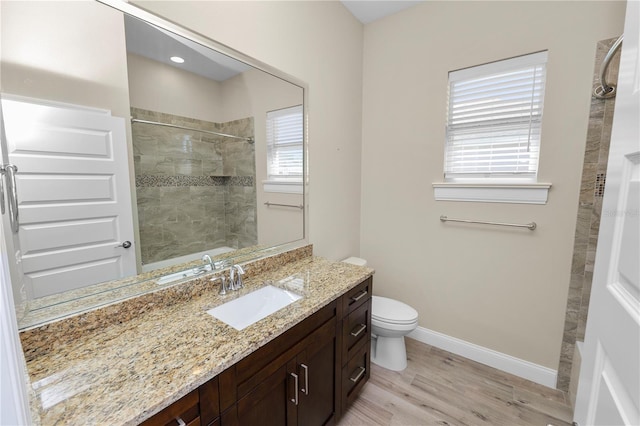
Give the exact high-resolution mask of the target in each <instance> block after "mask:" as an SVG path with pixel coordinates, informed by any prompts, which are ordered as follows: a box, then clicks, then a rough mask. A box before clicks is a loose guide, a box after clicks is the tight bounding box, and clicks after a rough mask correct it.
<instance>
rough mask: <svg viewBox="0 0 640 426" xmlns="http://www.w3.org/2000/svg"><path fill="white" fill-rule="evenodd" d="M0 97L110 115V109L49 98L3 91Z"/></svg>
mask: <svg viewBox="0 0 640 426" xmlns="http://www.w3.org/2000/svg"><path fill="white" fill-rule="evenodd" d="M0 98H2V99H6V100H9V101H16V102H22V103H28V104H35V105H43V106H47V107H52V108H63V109H71V110H74V111H84V112H89V113H92V114H100V115H111V110H110V109H104V108H95V107H90V106H85V105H75V104H70V103H67V102H59V101H52V100H49V99H37V98H31V97H29V96H22V95H14V94H12V93H4V92H3V93H0Z"/></svg>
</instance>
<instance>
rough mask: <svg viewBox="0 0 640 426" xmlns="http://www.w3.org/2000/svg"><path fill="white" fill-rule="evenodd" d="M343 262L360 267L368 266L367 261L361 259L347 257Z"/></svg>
mask: <svg viewBox="0 0 640 426" xmlns="http://www.w3.org/2000/svg"><path fill="white" fill-rule="evenodd" d="M342 262H344V263H350V264H352V265H358V266H367V261H366V260H365V259H361V258H359V257H347V258H346V259H343V260H342Z"/></svg>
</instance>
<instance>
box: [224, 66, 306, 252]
mask: <svg viewBox="0 0 640 426" xmlns="http://www.w3.org/2000/svg"><path fill="white" fill-rule="evenodd" d="M221 88H222V99H223V111H224V118H225V120H224V121H231V120H235V119H238V118H242V117H247V116H252V117H253V118H254V128H255V138H256V146H255V149H256V151H255V152H256V196H257V206H256V208H257V213H258V244H264V245H267V246H272V245H277V244H282V243H285V242H290V241H295V240H299V239H301V238H303V234H304V217H303V212H302V210H298V209H294V208H290V207H284V208H283V207H267V206H265V205H264V203H265V202H267V201H269V202H271V203H278V204H292V205H299V204H302V203H303V196H302V195H301V194H283V193H273V192H265V191H264V189H263V181H264V180H266V179H267V146H266V126H267V112H268V111H273V110H277V109H282V108H286V107H290V106H294V105H300V104H302V102H303V93H302V89H301V88H300V87H298V86H295V85H293V84H291V83H288V82H286V81H284V80H281V79H279V78H276V77H274V76H272V75H270V74H267V73H265V72H262V71H259V70H256V69H251V70H249V71H246V72H243V73H242V74H238V75H237V76H235V77H232V78H230V79H227V80H225V81H224V82H223V83H222V85H221Z"/></svg>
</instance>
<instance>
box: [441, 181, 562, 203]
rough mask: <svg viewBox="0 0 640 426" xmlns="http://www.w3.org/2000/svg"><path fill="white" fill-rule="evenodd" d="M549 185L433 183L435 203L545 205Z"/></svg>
mask: <svg viewBox="0 0 640 426" xmlns="http://www.w3.org/2000/svg"><path fill="white" fill-rule="evenodd" d="M549 188H551V184H550V183H531V184H516V183H514V184H495V183H494V184H490V183H488V184H480V183H451V182H438V183H433V196H434V198H435V199H436V201H471V202H480V203H514V204H547V198H548V194H549Z"/></svg>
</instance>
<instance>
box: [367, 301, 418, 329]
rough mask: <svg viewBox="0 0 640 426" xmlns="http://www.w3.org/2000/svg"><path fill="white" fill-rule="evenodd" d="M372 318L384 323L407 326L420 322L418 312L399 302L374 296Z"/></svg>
mask: <svg viewBox="0 0 640 426" xmlns="http://www.w3.org/2000/svg"><path fill="white" fill-rule="evenodd" d="M371 317H372V318H375V319H376V320H378V321H382V322H388V323H394V324H407V323H412V322H416V321H417V320H418V312H417V311H416V310H415V309H413V308H412V307H411V306H409V305H407V304H405V303H402V302H400V301H398V300H394V299H389V298H388V297H381V296H373V298H372V307H371Z"/></svg>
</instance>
